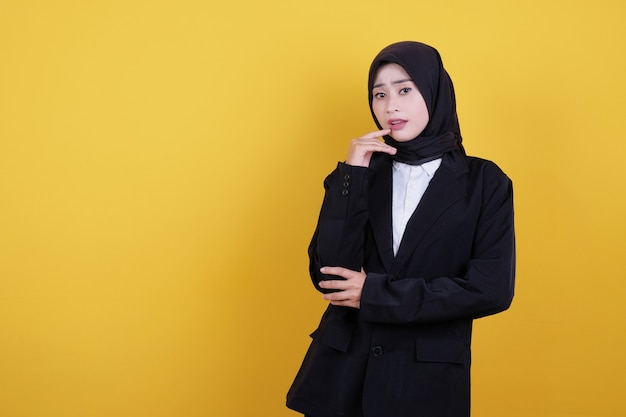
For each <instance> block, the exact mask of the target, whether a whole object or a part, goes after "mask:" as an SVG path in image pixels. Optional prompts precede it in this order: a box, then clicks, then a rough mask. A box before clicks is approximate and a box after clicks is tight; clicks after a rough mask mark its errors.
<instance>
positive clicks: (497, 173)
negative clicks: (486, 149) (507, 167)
mask: <svg viewBox="0 0 626 417" xmlns="http://www.w3.org/2000/svg"><path fill="white" fill-rule="evenodd" d="M465 162H466V164H467V167H468V170H469V172H470V173H472V174H474V175H476V174H480V175H481V176H484V177H488V178H494V179H495V178H502V179H505V178H506V179H508V180H509V181H510V179H509V177H508V176H507V175H506V174H505V173H504V171H503V170H502V169H501V168H500V167H499V166H498V165H497V164H496V163H495V162H493V161H490V160H488V159H483V158H479V157H477V156H466V157H465Z"/></svg>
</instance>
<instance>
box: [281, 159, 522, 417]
mask: <svg viewBox="0 0 626 417" xmlns="http://www.w3.org/2000/svg"><path fill="white" fill-rule="evenodd" d="M324 186H325V189H326V194H325V197H324V202H323V204H322V209H321V212H320V217H319V221H318V225H317V229H316V231H315V233H314V236H313V239H312V241H311V245H310V247H309V256H310V274H311V278H312V280H313V284H314V285H315V286H316V288H317V289H318V290H320V291H322V289H320V288H319V286H318V282H319V281H320V280H323V279H336V278H337V277H333V276H324V275H323V274H321V273H320V272H319V269H320V267H322V266H343V267H347V268H350V269H353V270H360V269H361V267H363V268H364V270H365V272H366V273H367V278H366V280H365V285H364V287H363V292H362V296H361V307H360V309H353V308H348V307H336V306H333V305H329V306H328V308H327V310H326V312H325V313H324V315H323V317H322V320H321V322H320V325H319V327H318V329H317V330H315V332H313V334H312V335H311V337H312V338H313V341H312V343H311V346H310V348H309V350H308V352H307V354H306V357H305V359H304V361H303V364H302V367H301V369H300V371H299V373H298V375H297V376H296V379H295V381H294V383H293V385H292V387H291V389H290V390H289V393H288V395H287V406H288V407H290V408H292V409H294V410H297V411H300V412H302V413H305V414H307V415H311V416H313V417H325V416H355V417H357V416H362V415H365V416H367V417H370V416H371V417H403V416H406V417H409V416H411V417H413V416H420V417H421V416H426V417H429V416H433V417H435V416H437V417H440V416H450V417H463V416H469V404H470V390H469V387H470V373H469V369H470V342H471V330H472V321H473V319H475V318H478V317H482V316H486V315H489V314H494V313H497V312H500V311H502V310H505V309H507V308H508V307H509V305H510V304H511V301H512V298H513V287H514V276H515V236H514V227H513V190H512V184H511V181H510V180H509V178H508V177H507V176H506V175H505V174H504V173H503V172H502V171H501V170H500V169H499V168H498V167H497V166H496V165H495V164H494V163H492V162H490V161H486V160H483V159H479V158H474V157H466V156H464V155H462V154H461V153H460V152H456V153H450V154H446V155H444V158H443V160H442V163H441V165H440V167H439V169H438V170H437V172H436V173H435V175H434V177H433V178H432V180H431V182H430V184H429V186H428V188H427V189H426V192H425V194H424V196H423V197H422V200H421V201H420V203H419V205H418V207H417V209H416V210H415V212H414V213H413V215H412V217H411V219H410V220H409V222H408V224H407V226H406V230H405V233H404V236H403V238H402V242H401V243H400V247H399V249H398V253H397V255H396V256H395V257H394V255H393V249H392V231H391V187H392V160H391V158H390V157H389V156H387V155H384V154H375V155H374V157H373V158H372V161H371V164H370V167H369V168H362V167H353V166H349V165H346V164H343V163H340V164H338V166H337V168H336V169H335V170H334V171H333V172H332V173H331V174H330V175H329V176H328V177H327V178H326V181H325V183H324Z"/></svg>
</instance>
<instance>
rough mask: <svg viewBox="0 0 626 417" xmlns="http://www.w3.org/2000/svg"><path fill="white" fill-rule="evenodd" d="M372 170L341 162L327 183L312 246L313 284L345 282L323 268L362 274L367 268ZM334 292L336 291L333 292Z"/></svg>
mask: <svg viewBox="0 0 626 417" xmlns="http://www.w3.org/2000/svg"><path fill="white" fill-rule="evenodd" d="M368 175H369V168H365V167H356V166H352V165H347V164H345V163H341V162H340V163H338V164H337V168H336V169H335V170H334V171H333V172H332V173H331V174H330V175H329V176H328V177H326V180H325V181H324V189H325V194H324V200H323V202H322V208H321V210H320V215H319V219H318V222H317V228H316V230H315V233H314V234H313V238H312V240H311V243H310V245H309V260H310V264H309V272H310V275H311V279H312V280H313V284H314V285H315V287H316V288H317V289H318V290H319V291H321V292H329V290H327V289H322V288H320V287H319V285H318V283H319V282H320V281H321V280H327V279H342V278H339V277H337V276H334V275H324V274H322V273H321V272H320V268H321V267H323V266H341V267H344V268H348V269H352V270H354V271H360V270H361V268H362V266H363V245H364V240H365V225H366V224H367V220H368V216H369V214H368V195H369V192H368V191H369V190H368V189H369V187H368ZM330 291H332V290H330Z"/></svg>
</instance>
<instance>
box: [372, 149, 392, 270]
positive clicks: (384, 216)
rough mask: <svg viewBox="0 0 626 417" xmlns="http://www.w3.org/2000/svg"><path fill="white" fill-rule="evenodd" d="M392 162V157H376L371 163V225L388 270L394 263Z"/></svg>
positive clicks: (384, 264)
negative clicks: (372, 172) (372, 171)
mask: <svg viewBox="0 0 626 417" xmlns="http://www.w3.org/2000/svg"><path fill="white" fill-rule="evenodd" d="M374 162H375V163H374ZM392 162H393V161H392V160H391V158H387V157H380V158H376V161H374V160H372V164H370V167H371V168H372V169H373V170H374V175H373V176H372V182H371V184H370V185H371V188H370V201H369V208H370V225H371V227H372V232H373V234H374V240H375V241H376V246H377V247H378V251H379V254H380V258H381V259H382V262H383V266H384V267H385V270H386V271H389V270H390V269H391V265H392V263H393V245H392V232H391V230H392V229H391V187H392V184H393V178H392V171H391V167H392Z"/></svg>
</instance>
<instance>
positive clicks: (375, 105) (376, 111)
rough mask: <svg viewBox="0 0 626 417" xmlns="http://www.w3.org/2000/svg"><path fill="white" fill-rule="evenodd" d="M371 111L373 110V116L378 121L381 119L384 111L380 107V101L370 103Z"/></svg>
mask: <svg viewBox="0 0 626 417" xmlns="http://www.w3.org/2000/svg"><path fill="white" fill-rule="evenodd" d="M372 111H373V112H374V117H376V120H378V122H379V123H380V122H381V121H382V120H383V115H384V112H383V111H382V109H381V106H380V103H376V102H374V103H372Z"/></svg>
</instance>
